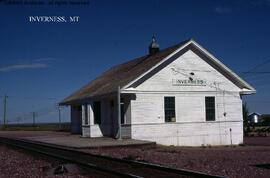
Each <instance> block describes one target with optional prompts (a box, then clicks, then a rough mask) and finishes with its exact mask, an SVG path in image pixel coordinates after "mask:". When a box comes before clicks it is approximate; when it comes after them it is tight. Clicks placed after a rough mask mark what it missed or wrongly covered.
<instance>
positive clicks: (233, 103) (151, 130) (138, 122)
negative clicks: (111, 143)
mask: <svg viewBox="0 0 270 178" xmlns="http://www.w3.org/2000/svg"><path fill="white" fill-rule="evenodd" d="M154 42H155V41H154ZM150 47H155V48H157V47H158V46H157V45H156V44H155V45H153V41H152V44H151V45H150ZM110 77H111V78H110ZM108 78H110V79H108ZM102 82H109V84H108V83H106V85H105V83H104V85H105V86H103V85H102ZM109 86H110V87H109ZM116 86H119V89H118V90H117V88H116ZM106 87H108V88H106ZM105 89H106V90H107V92H106V91H105V92H104V90H105ZM254 92H255V89H254V88H253V87H251V86H250V85H249V84H248V83H246V82H245V81H243V80H242V79H241V78H240V77H239V76H237V75H236V74H235V73H233V72H232V71H231V70H230V69H228V68H227V67H226V66H225V65H224V64H222V63H221V62H220V61H219V60H217V59H216V58H215V57H214V56H212V55H211V54H210V53H209V52H207V51H206V50H205V49H203V48H202V47H201V46H200V45H198V44H197V43H196V42H195V41H194V40H189V41H185V42H182V43H180V45H178V46H173V47H171V48H167V49H165V50H161V51H159V49H155V50H153V51H151V48H149V55H147V56H146V57H144V58H138V59H135V60H132V61H130V62H128V63H125V64H121V65H119V66H117V67H114V68H112V69H111V70H109V71H107V72H105V73H104V74H103V75H102V76H101V77H99V78H97V79H96V80H94V81H93V82H92V83H90V84H89V85H88V86H86V87H83V88H82V89H81V90H79V91H78V92H76V93H75V94H73V95H71V96H70V97H68V98H67V99H65V100H64V101H63V102H62V104H67V105H71V107H72V109H71V116H72V118H71V121H72V125H76V126H73V127H72V128H74V130H76V131H78V130H80V129H78V127H80V128H81V134H82V136H84V137H103V136H109V137H115V138H119V137H121V138H133V139H140V140H148V141H155V142H157V143H158V144H163V145H178V146H202V145H229V144H241V143H242V142H243V118H242V96H243V95H247V94H251V93H254ZM93 93H98V94H95V95H94V94H93ZM76 97H77V99H76ZM74 98H75V99H74ZM80 107H81V108H80ZM80 109H81V115H80V116H79V115H78V114H74V112H76V113H80ZM119 111H120V112H119ZM78 120H81V122H80V121H78ZM119 121H120V122H121V124H120V122H119ZM80 123H81V124H80Z"/></svg>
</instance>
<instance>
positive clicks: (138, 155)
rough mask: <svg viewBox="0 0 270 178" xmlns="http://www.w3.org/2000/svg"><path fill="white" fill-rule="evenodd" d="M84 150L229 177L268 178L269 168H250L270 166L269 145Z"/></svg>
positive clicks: (269, 174) (269, 175)
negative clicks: (259, 165)
mask: <svg viewBox="0 0 270 178" xmlns="http://www.w3.org/2000/svg"><path fill="white" fill-rule="evenodd" d="M86 151H87V152H91V153H94V154H101V155H109V156H113V157H118V158H126V159H134V160H140V161H146V162H151V163H157V164H161V165H166V166H170V167H175V168H180V169H190V170H194V171H201V172H205V173H209V174H213V175H219V176H226V177H231V178H240V177H245V178H247V177H249V178H253V177H259V178H267V177H268V178H269V177H270V169H264V168H258V167H255V166H254V165H257V164H270V147H269V146H268V147H267V146H237V147H212V148H183V147H171V146H170V147H165V146H157V147H152V148H149V147H148V148H107V149H92V150H86Z"/></svg>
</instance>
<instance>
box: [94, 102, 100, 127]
mask: <svg viewBox="0 0 270 178" xmlns="http://www.w3.org/2000/svg"><path fill="white" fill-rule="evenodd" d="M93 112H94V124H101V104H100V101H95V102H94V108H93Z"/></svg>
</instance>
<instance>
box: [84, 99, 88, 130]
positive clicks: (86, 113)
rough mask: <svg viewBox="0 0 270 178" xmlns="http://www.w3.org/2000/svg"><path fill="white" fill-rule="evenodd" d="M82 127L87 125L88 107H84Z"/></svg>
mask: <svg viewBox="0 0 270 178" xmlns="http://www.w3.org/2000/svg"><path fill="white" fill-rule="evenodd" d="M84 125H88V107H87V104H85V105H84Z"/></svg>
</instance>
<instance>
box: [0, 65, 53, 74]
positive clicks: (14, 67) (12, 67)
mask: <svg viewBox="0 0 270 178" xmlns="http://www.w3.org/2000/svg"><path fill="white" fill-rule="evenodd" d="M47 67H49V66H48V65H47V64H43V63H33V64H17V65H10V66H6V67H1V68H0V72H10V71H16V70H24V69H39V68H47Z"/></svg>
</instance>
